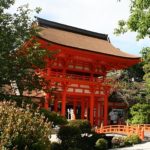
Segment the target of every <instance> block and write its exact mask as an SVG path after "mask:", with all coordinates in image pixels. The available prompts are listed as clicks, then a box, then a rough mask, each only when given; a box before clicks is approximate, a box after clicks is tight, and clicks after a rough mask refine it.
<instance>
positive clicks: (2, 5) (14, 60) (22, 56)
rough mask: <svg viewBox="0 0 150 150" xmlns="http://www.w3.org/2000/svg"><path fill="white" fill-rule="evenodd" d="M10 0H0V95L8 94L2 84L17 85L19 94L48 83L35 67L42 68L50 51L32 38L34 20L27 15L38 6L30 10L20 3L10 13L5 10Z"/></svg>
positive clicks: (49, 55)
mask: <svg viewBox="0 0 150 150" xmlns="http://www.w3.org/2000/svg"><path fill="white" fill-rule="evenodd" d="M14 3H15V1H14V0H1V2H0V45H1V47H0V68H1V69H0V95H9V92H6V91H5V90H4V89H5V88H4V86H5V85H10V84H12V83H14V84H15V85H17V86H16V89H18V90H19V94H20V95H22V93H23V91H25V90H29V91H31V90H33V89H38V90H41V89H42V90H45V89H44V88H43V87H46V85H47V83H48V82H45V79H44V78H42V77H40V76H39V75H38V74H35V70H36V69H37V68H40V69H43V68H45V67H46V60H47V59H49V58H51V57H52V52H50V51H48V50H47V49H46V48H44V47H42V46H41V45H40V44H39V42H38V41H37V40H36V38H33V37H36V36H37V34H38V31H39V29H38V28H37V27H35V26H33V25H32V24H33V22H35V21H36V19H35V18H32V17H31V16H32V13H33V12H34V11H35V12H37V13H39V11H40V9H39V8H36V9H35V10H30V9H29V7H28V5H24V6H21V7H19V8H18V9H17V12H15V13H14V14H10V13H8V12H7V11H6V10H7V9H8V8H10V7H11V6H12V5H13V4H14ZM24 43H27V44H24ZM16 89H15V90H16Z"/></svg>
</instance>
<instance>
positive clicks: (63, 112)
mask: <svg viewBox="0 0 150 150" xmlns="http://www.w3.org/2000/svg"><path fill="white" fill-rule="evenodd" d="M63 90H64V91H63V93H62V104H61V115H62V116H65V115H66V94H67V88H66V85H65V86H64V89H63Z"/></svg>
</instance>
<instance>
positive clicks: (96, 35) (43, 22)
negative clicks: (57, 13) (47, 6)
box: [36, 17, 109, 41]
mask: <svg viewBox="0 0 150 150" xmlns="http://www.w3.org/2000/svg"><path fill="white" fill-rule="evenodd" d="M36 18H37V21H38V24H39V25H40V26H46V27H52V28H57V29H60V30H65V31H69V32H73V33H78V34H81V35H86V36H90V37H94V38H98V39H102V40H106V41H109V38H108V35H107V34H102V33H97V32H93V31H88V30H85V29H80V28H77V27H73V26H69V25H65V24H61V23H57V22H54V21H49V20H46V19H43V18H39V17H36Z"/></svg>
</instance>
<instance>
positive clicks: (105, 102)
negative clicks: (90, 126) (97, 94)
mask: <svg viewBox="0 0 150 150" xmlns="http://www.w3.org/2000/svg"><path fill="white" fill-rule="evenodd" d="M107 124H108V94H107V92H105V95H104V126H106V125H107Z"/></svg>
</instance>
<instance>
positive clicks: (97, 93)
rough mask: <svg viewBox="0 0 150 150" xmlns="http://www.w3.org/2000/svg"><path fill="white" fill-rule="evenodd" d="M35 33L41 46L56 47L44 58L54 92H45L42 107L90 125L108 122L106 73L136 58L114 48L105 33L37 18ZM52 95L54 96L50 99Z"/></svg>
mask: <svg viewBox="0 0 150 150" xmlns="http://www.w3.org/2000/svg"><path fill="white" fill-rule="evenodd" d="M37 19H38V26H39V27H40V28H41V31H40V34H39V36H38V37H37V38H38V40H39V42H40V43H41V45H42V46H44V47H46V48H48V49H49V50H51V51H59V52H58V53H57V54H56V55H55V59H51V60H48V63H47V68H45V70H44V71H45V77H46V78H48V79H50V83H49V87H50V88H54V87H55V88H56V90H55V92H54V96H53V97H51V95H50V93H47V94H46V96H45V104H44V107H45V108H46V109H49V107H50V106H51V103H53V110H54V111H56V112H60V114H61V115H62V116H67V110H69V109H73V112H74V114H75V118H80V119H88V120H89V121H90V123H91V125H100V124H101V123H102V122H103V124H104V125H107V124H108V107H109V102H108V97H109V94H110V89H111V87H113V85H112V84H113V82H112V80H111V79H110V78H107V73H108V72H110V71H114V70H121V69H125V68H128V67H130V66H132V65H135V64H137V63H138V62H139V61H140V58H139V57H137V56H134V55H130V54H127V53H125V52H122V51H121V50H119V49H117V48H115V47H114V46H113V45H112V44H111V42H110V40H109V37H108V35H106V34H100V33H95V32H91V31H87V30H83V29H79V28H75V27H71V26H68V25H64V24H60V23H56V22H51V21H48V20H44V19H41V18H37ZM53 99H54V100H53Z"/></svg>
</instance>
